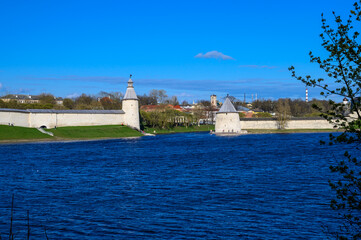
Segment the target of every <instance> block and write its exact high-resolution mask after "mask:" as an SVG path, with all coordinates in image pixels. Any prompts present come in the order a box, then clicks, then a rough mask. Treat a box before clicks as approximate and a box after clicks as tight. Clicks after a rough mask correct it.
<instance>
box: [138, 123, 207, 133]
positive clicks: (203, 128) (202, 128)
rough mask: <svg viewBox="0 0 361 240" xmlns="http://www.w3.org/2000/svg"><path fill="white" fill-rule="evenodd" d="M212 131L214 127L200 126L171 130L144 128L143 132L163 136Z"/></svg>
mask: <svg viewBox="0 0 361 240" xmlns="http://www.w3.org/2000/svg"><path fill="white" fill-rule="evenodd" d="M210 130H213V131H214V125H200V126H199V127H198V126H190V127H174V128H171V129H159V128H145V129H144V131H145V132H147V133H152V134H153V133H154V131H155V133H156V134H165V133H182V132H207V131H210Z"/></svg>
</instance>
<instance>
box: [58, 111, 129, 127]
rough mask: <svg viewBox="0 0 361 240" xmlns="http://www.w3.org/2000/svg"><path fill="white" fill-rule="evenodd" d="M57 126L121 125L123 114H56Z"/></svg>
mask: <svg viewBox="0 0 361 240" xmlns="http://www.w3.org/2000/svg"><path fill="white" fill-rule="evenodd" d="M56 120H57V126H58V127H67V126H96V125H121V124H125V123H124V114H64V113H63V114H57V119H56Z"/></svg>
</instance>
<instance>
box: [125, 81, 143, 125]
mask: <svg viewBox="0 0 361 240" xmlns="http://www.w3.org/2000/svg"><path fill="white" fill-rule="evenodd" d="M122 105H123V106H122V109H123V111H124V112H125V114H124V123H125V124H126V125H128V126H129V127H132V128H136V129H138V130H140V123H139V100H138V97H137V94H136V93H135V91H134V87H133V81H132V75H130V77H129V81H128V87H127V91H126V92H125V95H124V98H123V101H122Z"/></svg>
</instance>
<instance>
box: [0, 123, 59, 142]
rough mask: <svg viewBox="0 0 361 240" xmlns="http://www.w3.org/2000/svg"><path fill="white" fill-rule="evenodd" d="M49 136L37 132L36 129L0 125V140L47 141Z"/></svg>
mask: <svg viewBox="0 0 361 240" xmlns="http://www.w3.org/2000/svg"><path fill="white" fill-rule="evenodd" d="M49 138H52V137H51V136H49V135H46V134H44V133H41V132H39V131H38V130H37V129H36V128H26V127H10V126H6V125H0V140H18V139H19V140H20V139H49Z"/></svg>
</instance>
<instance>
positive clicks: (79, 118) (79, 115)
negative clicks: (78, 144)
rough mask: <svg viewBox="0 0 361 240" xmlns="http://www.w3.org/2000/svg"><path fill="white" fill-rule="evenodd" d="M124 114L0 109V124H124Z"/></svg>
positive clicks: (95, 111) (88, 111) (115, 111)
mask: <svg viewBox="0 0 361 240" xmlns="http://www.w3.org/2000/svg"><path fill="white" fill-rule="evenodd" d="M124 115H125V114H124V112H123V111H122V110H63V111H62V110H59V111H57V110H45V109H28V110H16V109H15V110H12V109H0V124H1V125H8V124H12V125H14V126H20V127H34V128H38V127H41V126H46V127H47V128H54V127H55V126H57V127H66V126H96V125H121V124H126V123H125V121H124ZM138 119H139V117H138Z"/></svg>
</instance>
